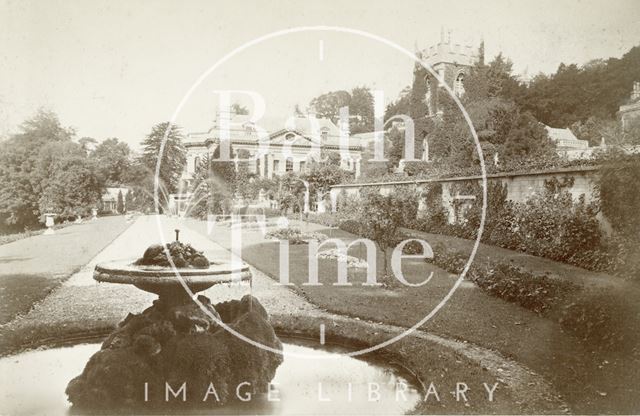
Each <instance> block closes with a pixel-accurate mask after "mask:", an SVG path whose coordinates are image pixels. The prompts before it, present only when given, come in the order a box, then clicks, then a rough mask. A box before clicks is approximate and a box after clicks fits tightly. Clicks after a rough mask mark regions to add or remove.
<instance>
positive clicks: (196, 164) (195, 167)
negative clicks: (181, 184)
mask: <svg viewBox="0 0 640 416" xmlns="http://www.w3.org/2000/svg"><path fill="white" fill-rule="evenodd" d="M198 166H200V157H199V156H196V158H195V159H193V171H194V172H195V171H196V170H198Z"/></svg>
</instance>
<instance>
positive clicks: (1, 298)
mask: <svg viewBox="0 0 640 416" xmlns="http://www.w3.org/2000/svg"><path fill="white" fill-rule="evenodd" d="M61 281H62V279H56V278H51V277H49V276H32V275H23V274H18V275H5V276H0V324H5V323H7V322H9V321H11V320H12V319H13V318H15V317H16V316H17V315H19V314H23V313H26V312H28V311H29V310H30V309H31V307H32V306H33V304H35V303H36V302H39V301H40V300H42V299H44V298H45V297H46V296H47V295H48V294H49V293H51V291H52V290H53V289H55V288H56V287H58V286H59V285H60V283H61Z"/></svg>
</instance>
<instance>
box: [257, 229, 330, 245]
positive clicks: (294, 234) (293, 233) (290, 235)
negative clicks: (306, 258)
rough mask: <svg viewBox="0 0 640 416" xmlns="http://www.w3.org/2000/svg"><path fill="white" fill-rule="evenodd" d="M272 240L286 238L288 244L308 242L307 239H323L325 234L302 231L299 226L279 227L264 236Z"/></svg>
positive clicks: (325, 237)
mask: <svg viewBox="0 0 640 416" xmlns="http://www.w3.org/2000/svg"><path fill="white" fill-rule="evenodd" d="M265 238H267V239H272V240H288V241H289V243H290V244H308V242H309V240H316V241H324V240H326V239H327V236H326V235H324V234H322V233H316V232H302V231H300V229H299V228H279V229H277V230H273V231H269V232H268V233H267V235H266V236H265Z"/></svg>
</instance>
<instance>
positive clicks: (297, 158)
mask: <svg viewBox="0 0 640 416" xmlns="http://www.w3.org/2000/svg"><path fill="white" fill-rule="evenodd" d="M283 126H285V127H284V128H282V129H279V130H275V131H272V132H266V135H265V137H262V138H261V137H260V135H259V131H258V128H257V126H256V125H255V124H254V123H252V122H251V121H250V119H249V117H248V116H243V115H234V116H233V117H232V118H231V128H230V143H231V148H232V149H233V152H234V154H233V155H230V158H231V159H233V160H235V161H236V162H239V160H240V159H241V158H244V159H249V162H248V167H249V171H250V172H251V173H253V174H255V175H257V176H259V177H261V178H269V179H273V178H274V177H277V176H281V175H284V174H285V173H288V172H294V173H302V172H304V171H305V170H306V169H307V168H308V167H309V165H310V164H311V163H313V162H318V161H320V160H321V159H322V158H323V157H324V154H325V153H326V152H335V153H337V154H339V155H340V156H341V159H340V163H341V167H342V168H343V169H345V170H349V171H352V172H354V173H355V175H356V176H359V174H360V161H361V158H362V147H361V145H360V140H359V138H357V137H352V136H350V135H349V131H348V128H345V129H339V128H338V127H337V126H336V125H335V124H334V123H333V122H332V121H331V120H329V119H326V118H315V116H312V115H309V116H307V117H291V118H290V119H289V120H287V121H286V122H285V123H283ZM220 131H221V129H220V125H219V123H218V122H216V124H214V126H213V127H212V128H211V129H210V130H209V131H207V132H202V133H189V134H188V135H187V140H186V142H185V146H186V148H187V165H186V170H185V172H184V174H183V180H184V181H185V182H186V184H185V185H187V187H188V185H190V181H191V180H192V179H193V175H194V173H195V170H196V167H197V165H198V163H199V161H200V160H202V159H203V157H204V156H205V155H206V154H211V153H213V152H214V151H215V149H216V148H217V147H218V146H219V145H220ZM264 146H268V148H267V150H266V151H264V152H263V151H261V150H262V149H263V148H264ZM341 149H344V150H343V151H341ZM241 155H245V156H241ZM236 166H237V164H236Z"/></svg>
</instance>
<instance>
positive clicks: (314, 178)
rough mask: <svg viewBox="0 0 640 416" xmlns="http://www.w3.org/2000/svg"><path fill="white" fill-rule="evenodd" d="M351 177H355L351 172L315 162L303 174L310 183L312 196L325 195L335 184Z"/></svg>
mask: <svg viewBox="0 0 640 416" xmlns="http://www.w3.org/2000/svg"><path fill="white" fill-rule="evenodd" d="M351 177H353V174H352V173H351V172H347V171H345V170H343V169H340V168H339V167H338V166H336V165H333V164H327V163H322V164H314V165H312V166H311V169H310V170H309V171H308V172H307V173H305V174H304V175H302V176H301V178H302V179H303V180H306V181H307V182H308V183H309V194H310V198H311V197H313V198H318V197H324V196H325V195H326V194H327V193H328V192H329V190H330V189H331V187H332V186H333V185H337V184H339V183H343V182H344V181H345V180H347V179H348V178H351Z"/></svg>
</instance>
